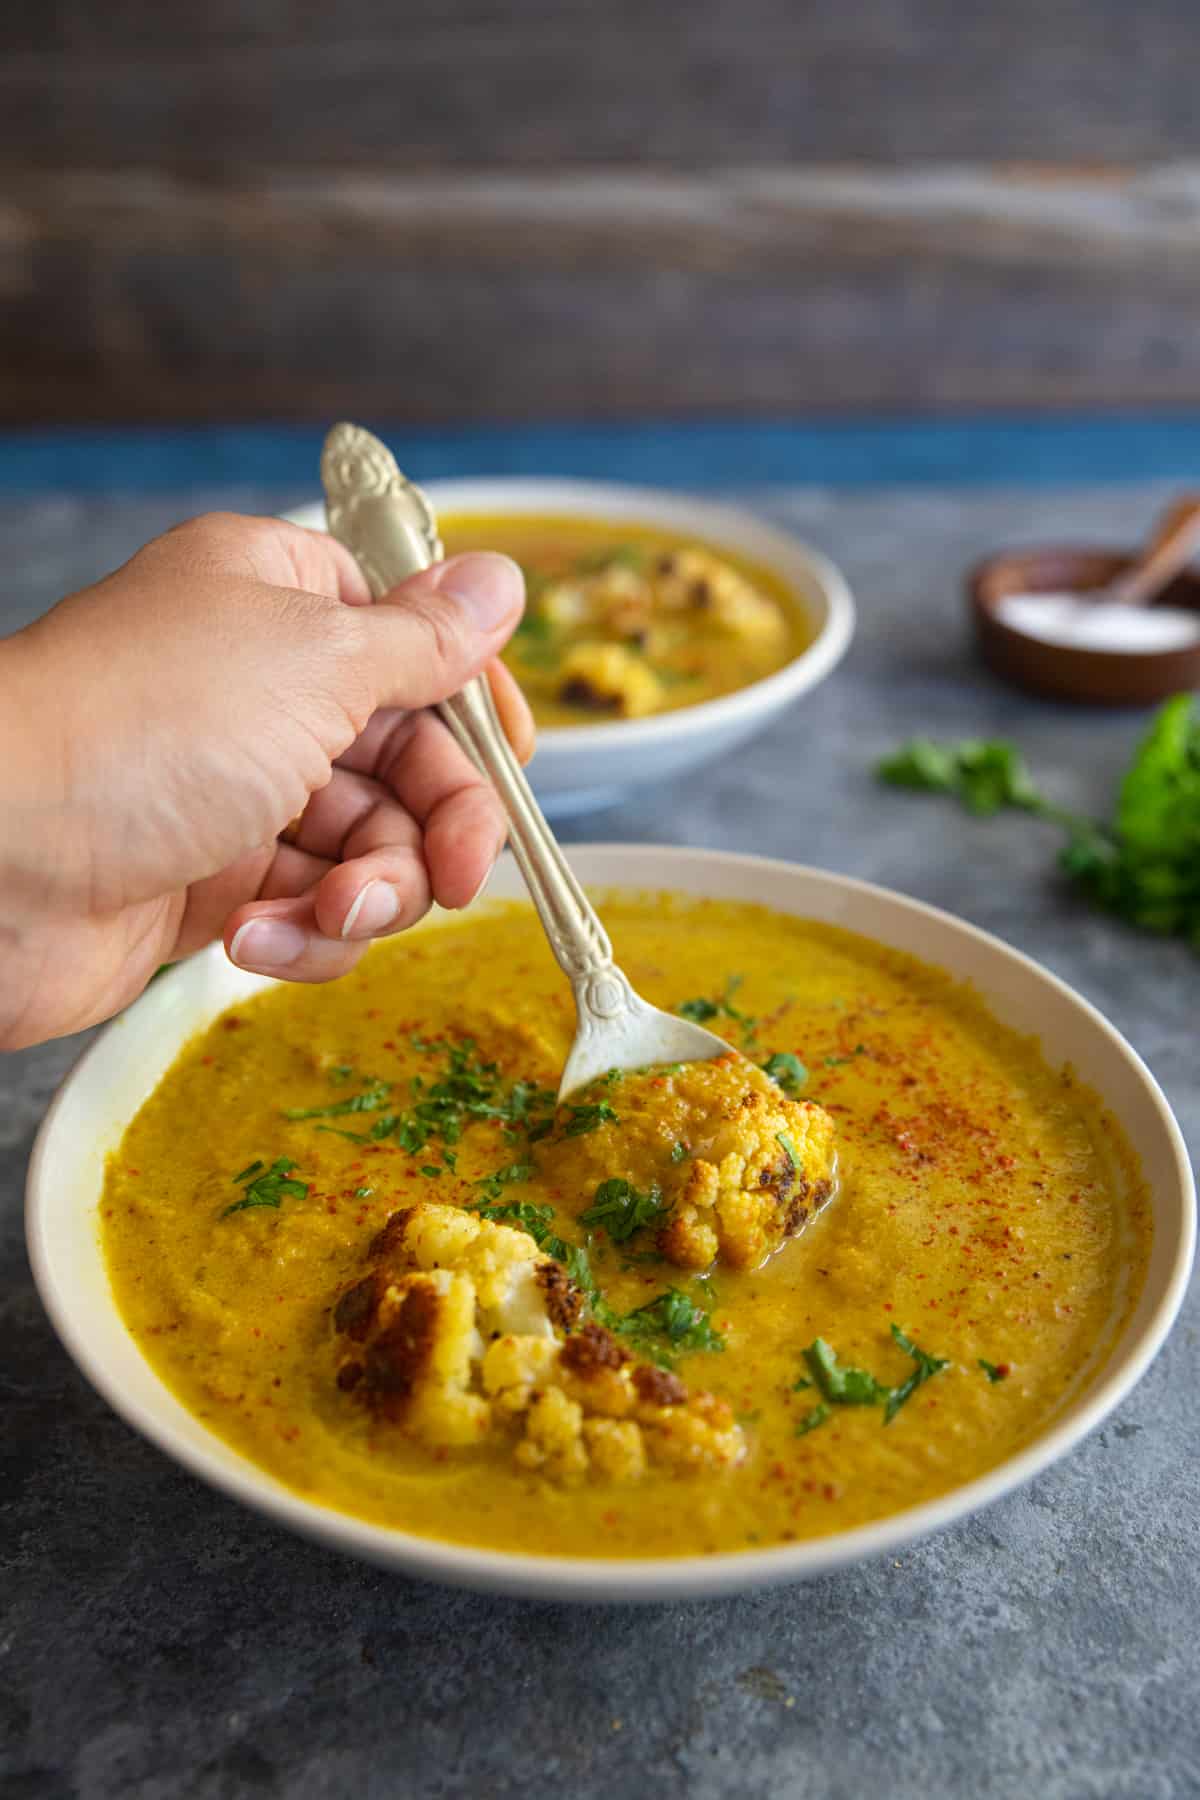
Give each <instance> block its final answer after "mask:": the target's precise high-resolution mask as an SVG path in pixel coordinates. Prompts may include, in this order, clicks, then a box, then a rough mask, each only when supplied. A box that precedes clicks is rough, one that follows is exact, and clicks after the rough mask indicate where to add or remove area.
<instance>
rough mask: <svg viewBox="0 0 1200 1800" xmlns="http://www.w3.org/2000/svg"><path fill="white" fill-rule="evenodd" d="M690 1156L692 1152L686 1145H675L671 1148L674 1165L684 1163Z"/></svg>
mask: <svg viewBox="0 0 1200 1800" xmlns="http://www.w3.org/2000/svg"><path fill="white" fill-rule="evenodd" d="M690 1154H691V1152H690V1151H689V1149H688V1147H687V1145H686V1144H673V1145H672V1146H671V1161H672V1162H673V1163H681V1162H683V1161H684V1160H685V1159H686V1158H687V1157H688V1156H690Z"/></svg>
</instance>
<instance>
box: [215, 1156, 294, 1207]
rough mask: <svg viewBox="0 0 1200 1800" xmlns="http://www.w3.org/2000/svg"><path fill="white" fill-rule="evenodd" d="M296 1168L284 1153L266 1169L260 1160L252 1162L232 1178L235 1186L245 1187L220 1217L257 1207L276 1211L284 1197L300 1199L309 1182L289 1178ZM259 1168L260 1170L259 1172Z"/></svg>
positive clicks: (285, 1198)
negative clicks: (239, 1196) (240, 1195)
mask: <svg viewBox="0 0 1200 1800" xmlns="http://www.w3.org/2000/svg"><path fill="white" fill-rule="evenodd" d="M295 1167H296V1165H295V1163H294V1162H289V1161H288V1159H287V1157H286V1156H280V1157H277V1158H276V1160H275V1161H274V1162H273V1163H272V1164H271V1166H270V1168H269V1169H268V1168H267V1167H266V1165H265V1164H264V1163H263V1162H262V1160H261V1159H260V1160H259V1161H257V1162H252V1163H251V1164H250V1165H249V1166H248V1167H247V1168H245V1169H243V1170H242V1172H241V1174H240V1175H235V1176H234V1178H233V1186H234V1187H241V1186H242V1185H243V1184H244V1186H245V1192H244V1193H243V1194H242V1197H241V1199H240V1200H235V1201H234V1202H233V1205H232V1206H227V1207H226V1208H225V1210H224V1211H223V1212H222V1213H221V1214H220V1215H219V1217H221V1218H222V1219H227V1218H228V1217H229V1215H230V1213H238V1212H249V1211H251V1210H252V1209H253V1208H254V1207H257V1206H268V1207H273V1208H275V1209H276V1210H277V1209H278V1208H279V1207H280V1206H282V1204H283V1202H284V1200H303V1199H304V1197H305V1195H306V1194H307V1193H308V1183H307V1182H305V1181H291V1180H289V1176H290V1175H291V1172H292V1170H293V1169H294V1168H295ZM260 1170H261V1171H262V1173H258V1171H260ZM247 1177H250V1179H247Z"/></svg>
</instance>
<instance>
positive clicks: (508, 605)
mask: <svg viewBox="0 0 1200 1800" xmlns="http://www.w3.org/2000/svg"><path fill="white" fill-rule="evenodd" d="M437 586H438V593H439V594H447V595H449V597H450V598H451V599H452V600H457V601H458V603H459V605H460V606H461V607H462V608H463V609H464V611H465V612H467V613H469V614H470V617H471V621H472V623H473V624H474V625H475V626H476V628H477V629H478V630H480V631H495V630H496V629H497V628H498V627H499V626H501V625H505V624H507V623H508V621H509V619H511V618H512V616H513V614H514V613H515V612H517V611H519V609H520V606H521V602H522V600H523V599H524V595H525V577H524V576H523V575H522V573H521V570H520V567H519V566H518V564H516V563H515V562H514V561H513V559H512V557H511V556H501V554H500V552H499V551H497V550H472V551H470V552H468V553H467V554H466V555H464V556H454V557H451V559H450V561H449V562H448V563H446V564H444V565H443V567H442V570H441V573H440V574H439V576H438V584H437Z"/></svg>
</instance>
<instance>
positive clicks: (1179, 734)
mask: <svg viewBox="0 0 1200 1800" xmlns="http://www.w3.org/2000/svg"><path fill="white" fill-rule="evenodd" d="M877 772H878V774H879V776H880V778H881V779H882V780H884V781H889V782H892V783H894V784H896V785H899V786H904V787H914V788H925V789H927V790H933V791H940V792H948V793H952V794H954V795H956V796H957V798H958V799H959V800H961V802H962V803H963V805H964V806H967V807H969V808H970V809H971V810H972V811H975V812H978V813H990V812H995V811H997V810H999V808H1000V807H1002V806H1013V807H1018V808H1022V809H1024V810H1025V811H1028V812H1032V813H1035V814H1037V815H1038V816H1039V817H1041V818H1044V819H1047V820H1049V821H1051V822H1052V823H1054V824H1057V825H1059V826H1060V827H1061V828H1062V829H1063V830H1064V831H1065V832H1066V834H1067V842H1066V845H1065V847H1064V848H1063V850H1062V852H1061V855H1060V859H1059V861H1060V866H1061V868H1062V869H1063V872H1064V873H1065V875H1066V876H1067V878H1068V879H1069V880H1070V881H1071V882H1072V883H1073V884H1074V885H1075V886H1076V887H1077V888H1079V889H1080V891H1081V892H1082V893H1084V894H1085V895H1086V896H1087V897H1088V898H1089V899H1090V900H1092V901H1093V902H1094V903H1095V904H1097V905H1099V906H1102V907H1104V908H1105V909H1107V910H1108V911H1109V912H1112V913H1115V914H1116V915H1118V916H1119V917H1120V918H1123V919H1125V920H1127V921H1128V923H1129V924H1131V925H1134V926H1136V927H1138V928H1139V929H1140V930H1143V931H1154V932H1158V933H1160V934H1171V935H1175V936H1179V937H1183V938H1186V939H1187V941H1188V942H1189V943H1190V944H1192V945H1193V946H1194V947H1195V948H1197V949H1200V713H1198V711H1197V707H1196V703H1195V700H1194V699H1193V697H1192V696H1191V695H1190V694H1177V695H1175V696H1174V698H1172V699H1170V700H1168V701H1167V702H1166V703H1165V704H1164V705H1163V706H1162V707H1161V708H1160V709H1159V711H1158V712H1157V714H1156V715H1155V717H1154V719H1153V721H1152V723H1151V725H1150V729H1149V731H1148V732H1147V733H1146V735H1145V737H1144V738H1143V740H1142V742H1141V744H1140V745H1139V747H1138V749H1137V752H1136V754H1135V755H1134V758H1133V760H1132V762H1131V763H1130V766H1129V768H1128V770H1127V771H1126V774H1125V776H1124V779H1123V780H1122V783H1121V788H1120V793H1119V796H1118V800H1117V807H1116V815H1115V818H1114V820H1113V821H1112V823H1111V824H1109V825H1105V824H1100V823H1096V822H1094V821H1092V820H1090V819H1081V818H1078V817H1077V816H1075V815H1074V814H1071V813H1068V812H1065V811H1063V810H1062V809H1061V808H1059V807H1056V806H1053V805H1052V804H1051V803H1050V802H1049V801H1047V800H1045V799H1044V798H1043V797H1042V796H1041V795H1040V794H1039V793H1038V791H1037V789H1036V788H1035V787H1034V785H1033V783H1032V781H1031V780H1030V778H1029V774H1028V771H1027V770H1026V768H1025V765H1024V763H1023V762H1022V761H1021V759H1020V757H1019V755H1018V754H1017V752H1016V751H1015V750H1014V748H1013V746H1012V745H1011V744H1006V743H1004V742H1003V741H999V740H997V741H991V742H984V741H969V742H967V743H964V744H957V745H949V746H939V745H936V744H931V743H930V742H929V740H928V739H914V740H913V741H912V742H911V743H909V744H907V745H905V746H904V747H903V749H902V750H901V751H900V752H899V753H898V754H897V755H896V756H894V757H891V758H888V759H887V760H886V761H885V762H883V763H881V764H880V765H879V766H878V771H877Z"/></svg>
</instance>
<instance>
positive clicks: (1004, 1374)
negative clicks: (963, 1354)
mask: <svg viewBox="0 0 1200 1800" xmlns="http://www.w3.org/2000/svg"><path fill="white" fill-rule="evenodd" d="M975 1360H976V1362H977V1363H978V1364H979V1367H980V1368H981V1369H982V1370H983V1372H984V1374H985V1375H986V1376H987V1378H988V1380H989V1381H991V1382H996V1381H1007V1380H1008V1364H1007V1363H990V1362H988V1360H987V1358H986V1357H985V1356H977V1357H976V1359H975Z"/></svg>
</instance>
